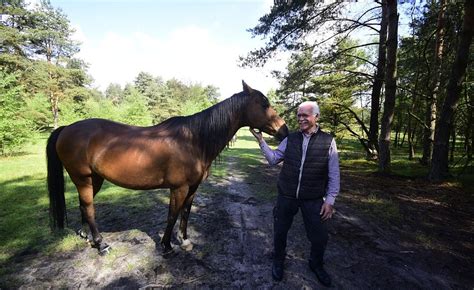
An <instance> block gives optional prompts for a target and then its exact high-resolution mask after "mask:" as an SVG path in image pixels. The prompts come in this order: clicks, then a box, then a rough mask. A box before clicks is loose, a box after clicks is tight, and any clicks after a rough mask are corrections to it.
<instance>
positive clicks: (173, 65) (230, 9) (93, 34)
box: [51, 0, 284, 98]
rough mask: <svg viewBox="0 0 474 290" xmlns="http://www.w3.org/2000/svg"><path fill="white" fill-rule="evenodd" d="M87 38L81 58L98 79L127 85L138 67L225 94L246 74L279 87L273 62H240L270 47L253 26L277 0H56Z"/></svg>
mask: <svg viewBox="0 0 474 290" xmlns="http://www.w3.org/2000/svg"><path fill="white" fill-rule="evenodd" d="M51 4H52V5H53V6H54V7H56V8H61V9H62V10H63V12H64V13H65V14H66V15H67V18H68V19H69V20H70V23H71V26H72V27H73V28H74V29H75V30H76V33H75V35H74V38H75V39H76V40H78V41H80V42H81V43H82V44H81V45H80V48H81V51H80V53H79V54H78V55H77V57H79V58H81V59H83V60H85V61H86V62H87V63H88V64H89V74H90V75H91V76H92V77H93V79H94V83H93V86H94V87H97V88H99V89H100V90H102V91H104V90H105V89H106V88H107V86H108V85H109V84H110V83H118V84H120V85H122V86H124V85H125V84H126V83H131V82H133V81H134V79H135V77H136V76H137V75H138V73H139V72H142V71H143V72H148V73H150V74H152V75H153V76H160V77H162V78H163V79H164V80H168V79H171V78H177V79H179V80H181V81H183V82H185V83H187V84H190V83H199V84H201V85H203V86H206V85H213V86H216V87H218V88H219V91H220V93H221V98H227V97H230V96H231V95H233V94H234V93H237V92H240V91H242V80H245V82H246V83H247V84H249V85H250V86H251V87H253V88H255V89H258V90H260V91H262V92H263V93H267V92H268V90H270V89H271V88H277V86H278V83H277V81H276V80H275V79H274V78H272V76H271V74H270V71H271V69H272V68H276V67H278V68H281V67H282V65H283V67H284V64H282V62H278V61H276V62H273V63H271V64H269V65H267V66H265V67H264V68H263V69H262V68H250V69H244V68H240V67H239V66H238V58H239V56H245V55H246V54H247V53H248V52H249V51H251V50H253V49H256V48H259V47H261V46H263V44H264V41H263V40H262V39H260V38H252V37H251V33H250V32H248V31H247V29H249V28H252V27H254V26H255V25H257V24H258V19H259V18H260V17H261V16H263V15H264V14H266V13H268V12H269V11H270V8H271V5H272V4H273V0H220V1H219V0H194V1H193V0H175V1H172V0H155V1H153V0H135V1H126V0H98V1H91V0H86V1H79V0H51Z"/></svg>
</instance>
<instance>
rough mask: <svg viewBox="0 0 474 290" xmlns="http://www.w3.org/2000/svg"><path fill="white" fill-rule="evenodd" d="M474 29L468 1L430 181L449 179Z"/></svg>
mask: <svg viewBox="0 0 474 290" xmlns="http://www.w3.org/2000/svg"><path fill="white" fill-rule="evenodd" d="M473 27H474V1H472V0H466V2H465V5H464V18H463V24H462V28H461V31H460V33H459V35H460V39H459V44H458V50H457V53H456V59H455V60H454V63H453V67H452V71H451V76H450V78H449V82H448V87H447V91H446V99H445V100H444V104H443V108H442V111H441V115H440V119H439V122H438V124H437V128H436V133H435V139H434V148H433V160H432V163H431V168H430V173H429V176H428V177H429V179H431V180H441V179H444V178H446V177H448V174H449V171H448V144H449V130H450V129H451V124H452V122H453V115H454V112H455V111H456V107H457V105H458V102H459V98H460V96H461V89H462V81H463V79H464V76H465V74H466V67H467V63H468V60H469V47H470V46H471V42H472V34H473V29H474V28H473Z"/></svg>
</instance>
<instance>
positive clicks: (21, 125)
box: [0, 70, 33, 155]
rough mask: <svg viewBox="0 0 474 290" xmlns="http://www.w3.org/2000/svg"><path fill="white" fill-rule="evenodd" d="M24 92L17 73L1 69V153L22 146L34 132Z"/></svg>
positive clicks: (9, 151)
mask: <svg viewBox="0 0 474 290" xmlns="http://www.w3.org/2000/svg"><path fill="white" fill-rule="evenodd" d="M22 94H23V92H22V87H21V86H20V85H18V83H17V82H16V77H15V75H13V74H7V73H5V72H4V71H3V70H0V155H4V154H7V153H11V152H13V151H14V150H15V149H18V148H20V147H21V146H22V145H23V144H25V143H26V142H27V140H28V138H30V137H31V134H32V132H33V130H32V126H31V122H30V120H29V119H28V118H26V114H25V112H24V106H25V102H24V100H23V95H22Z"/></svg>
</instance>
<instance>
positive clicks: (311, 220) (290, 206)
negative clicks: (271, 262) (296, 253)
mask: <svg viewBox="0 0 474 290" xmlns="http://www.w3.org/2000/svg"><path fill="white" fill-rule="evenodd" d="M322 205H323V199H322V198H321V199H310V200H301V199H291V198H286V197H284V196H282V195H278V199H277V204H276V206H275V208H274V209H273V235H274V236H273V246H274V259H275V260H276V261H281V262H282V261H283V260H284V259H285V254H286V252H285V249H286V238H287V235H288V230H289V229H290V227H291V224H292V223H293V217H294V216H295V214H296V213H297V212H298V210H299V209H300V208H301V213H302V215H303V221H304V226H305V228H306V236H307V237H308V240H309V241H310V242H311V253H310V263H311V264H312V266H315V267H317V266H322V264H323V256H324V251H325V249H326V244H327V241H328V231H327V226H326V223H325V222H323V221H322V220H321V216H320V214H319V213H320V212H321V206H322ZM296 238H299V237H296Z"/></svg>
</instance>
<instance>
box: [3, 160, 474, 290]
mask: <svg viewBox="0 0 474 290" xmlns="http://www.w3.org/2000/svg"><path fill="white" fill-rule="evenodd" d="M227 161H228V162H227V164H228V166H230V169H232V168H233V166H234V165H235V164H234V162H235V160H227ZM262 166H263V167H262V168H263V171H265V172H264V173H265V176H266V177H267V178H269V182H271V181H270V179H272V178H275V175H276V174H277V170H278V169H270V168H267V167H265V166H264V165H262ZM262 168H257V169H255V170H256V171H255V172H254V173H255V174H261V171H262ZM234 169H235V168H234ZM230 172H234V174H233V176H230V177H227V178H225V179H215V178H210V179H209V180H208V181H206V183H205V184H203V185H202V187H201V189H200V191H198V195H197V197H196V199H195V202H194V205H193V209H192V213H191V217H190V222H189V236H190V239H191V241H192V242H193V245H194V248H193V249H192V250H190V251H185V250H183V249H181V248H180V247H179V246H178V245H177V243H178V242H177V240H174V243H175V245H174V246H175V252H176V253H175V255H174V256H173V257H171V258H169V259H164V258H163V257H162V256H161V251H160V249H159V248H156V245H158V244H159V240H160V234H161V233H162V230H163V228H164V226H165V224H164V221H165V219H166V213H167V205H166V204H165V203H163V202H161V203H160V202H156V205H154V206H153V208H151V209H150V210H147V211H145V212H141V213H140V214H136V215H130V216H125V217H124V216H123V213H124V212H125V208H120V207H119V208H117V207H116V206H109V205H107V204H99V205H98V206H97V207H98V209H97V211H98V221H99V223H100V225H101V228H102V231H103V234H104V238H105V239H106V240H107V241H108V242H109V243H110V245H111V246H112V247H113V251H112V252H111V253H110V254H109V255H107V256H105V257H101V256H98V255H97V250H96V249H93V248H91V247H90V246H88V245H87V244H86V243H83V244H80V246H79V247H77V248H76V249H74V250H70V251H66V252H61V253H54V254H51V255H46V254H39V253H29V252H25V253H23V255H21V256H18V257H16V258H15V260H14V261H13V262H12V263H11V269H12V271H11V274H9V275H7V276H4V277H2V278H0V287H2V288H3V287H28V288H30V287H32V288H38V287H40V288H46V287H68V288H69V287H72V288H89V287H93V288H97V287H126V288H139V287H172V288H174V287H176V288H182V287H197V288H201V287H202V288H250V289H253V288H273V287H275V288H281V289H294V288H309V289H318V288H323V287H322V286H321V285H320V284H319V283H318V281H317V280H316V278H315V276H314V274H313V273H312V272H311V271H310V270H309V268H308V265H307V257H308V250H309V243H308V241H307V239H306V235H305V232H304V227H303V222H302V219H301V216H300V214H298V215H297V217H296V219H295V221H294V224H293V227H292V228H291V230H290V233H289V241H288V258H287V261H286V269H285V277H284V279H283V281H282V282H279V283H275V282H273V281H272V278H271V272H270V269H271V262H272V260H271V256H272V254H271V250H272V241H271V235H272V208H273V202H272V201H265V200H261V199H258V198H257V197H256V196H255V195H254V194H253V189H252V187H251V184H249V183H248V182H246V181H245V178H244V176H243V175H241V173H239V171H238V170H230ZM343 172H344V170H343ZM420 182H421V181H407V180H397V179H388V178H386V179H384V178H383V177H378V176H359V175H353V174H350V173H348V172H344V173H343V179H342V193H341V198H340V199H338V201H337V213H336V215H335V217H334V218H333V220H332V221H330V224H329V232H330V240H329V244H328V248H327V251H326V268H327V270H328V272H329V273H330V274H331V275H332V277H333V281H334V288H337V289H367V288H381V289H382V288H383V289H387V288H398V289H416V288H424V289H460V288H461V289H472V288H473V287H474V278H473V276H472V269H474V264H473V257H474V250H473V248H474V247H473V235H474V234H473V230H472V229H473V220H472V216H473V215H472V202H464V203H463V204H462V205H463V206H462V207H457V208H455V209H453V208H452V207H453V205H456V204H460V203H458V202H457V201H456V200H450V199H441V200H439V199H437V197H439V196H442V195H441V193H440V194H438V195H437V196H434V195H433V193H432V191H433V190H444V192H443V193H446V194H450V192H449V190H454V191H456V190H457V189H449V188H448V189H446V188H443V187H442V186H433V187H431V188H430V187H428V186H427V185H426V184H425V183H422V182H421V183H420ZM410 187H411V188H412V189H409V188H410ZM446 191H447V192H446ZM374 192H375V193H377V194H381V192H384V193H385V194H391V197H390V200H391V201H392V202H394V203H395V204H396V205H397V208H398V210H399V215H400V216H401V220H400V221H399V222H385V221H382V220H378V219H376V218H374V217H373V215H369V214H367V213H366V212H364V210H363V209H364V207H362V205H361V202H362V201H365V200H367V196H370V194H373V193H374ZM438 193H439V192H438ZM150 195H152V196H154V197H153V198H154V199H156V200H157V201H158V200H160V199H161V198H165V197H167V195H168V194H167V192H166V191H158V192H157V193H149V192H140V193H137V198H145V196H150ZM146 198H148V199H150V197H146ZM381 198H383V196H382V197H381ZM381 200H382V199H381ZM423 202H424V203H423ZM415 209H416V210H415ZM440 211H442V212H443V213H442V217H441V218H440ZM69 215H70V216H73V215H78V212H77V209H70V213H69ZM430 225H431V226H430ZM72 226H75V225H74V222H73V225H72ZM428 226H430V228H426V227H428ZM415 233H416V234H415ZM419 233H421V234H419ZM412 234H414V235H412ZM423 234H424V235H425V236H423ZM420 237H425V238H424V239H423V238H420ZM426 237H428V238H426Z"/></svg>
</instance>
